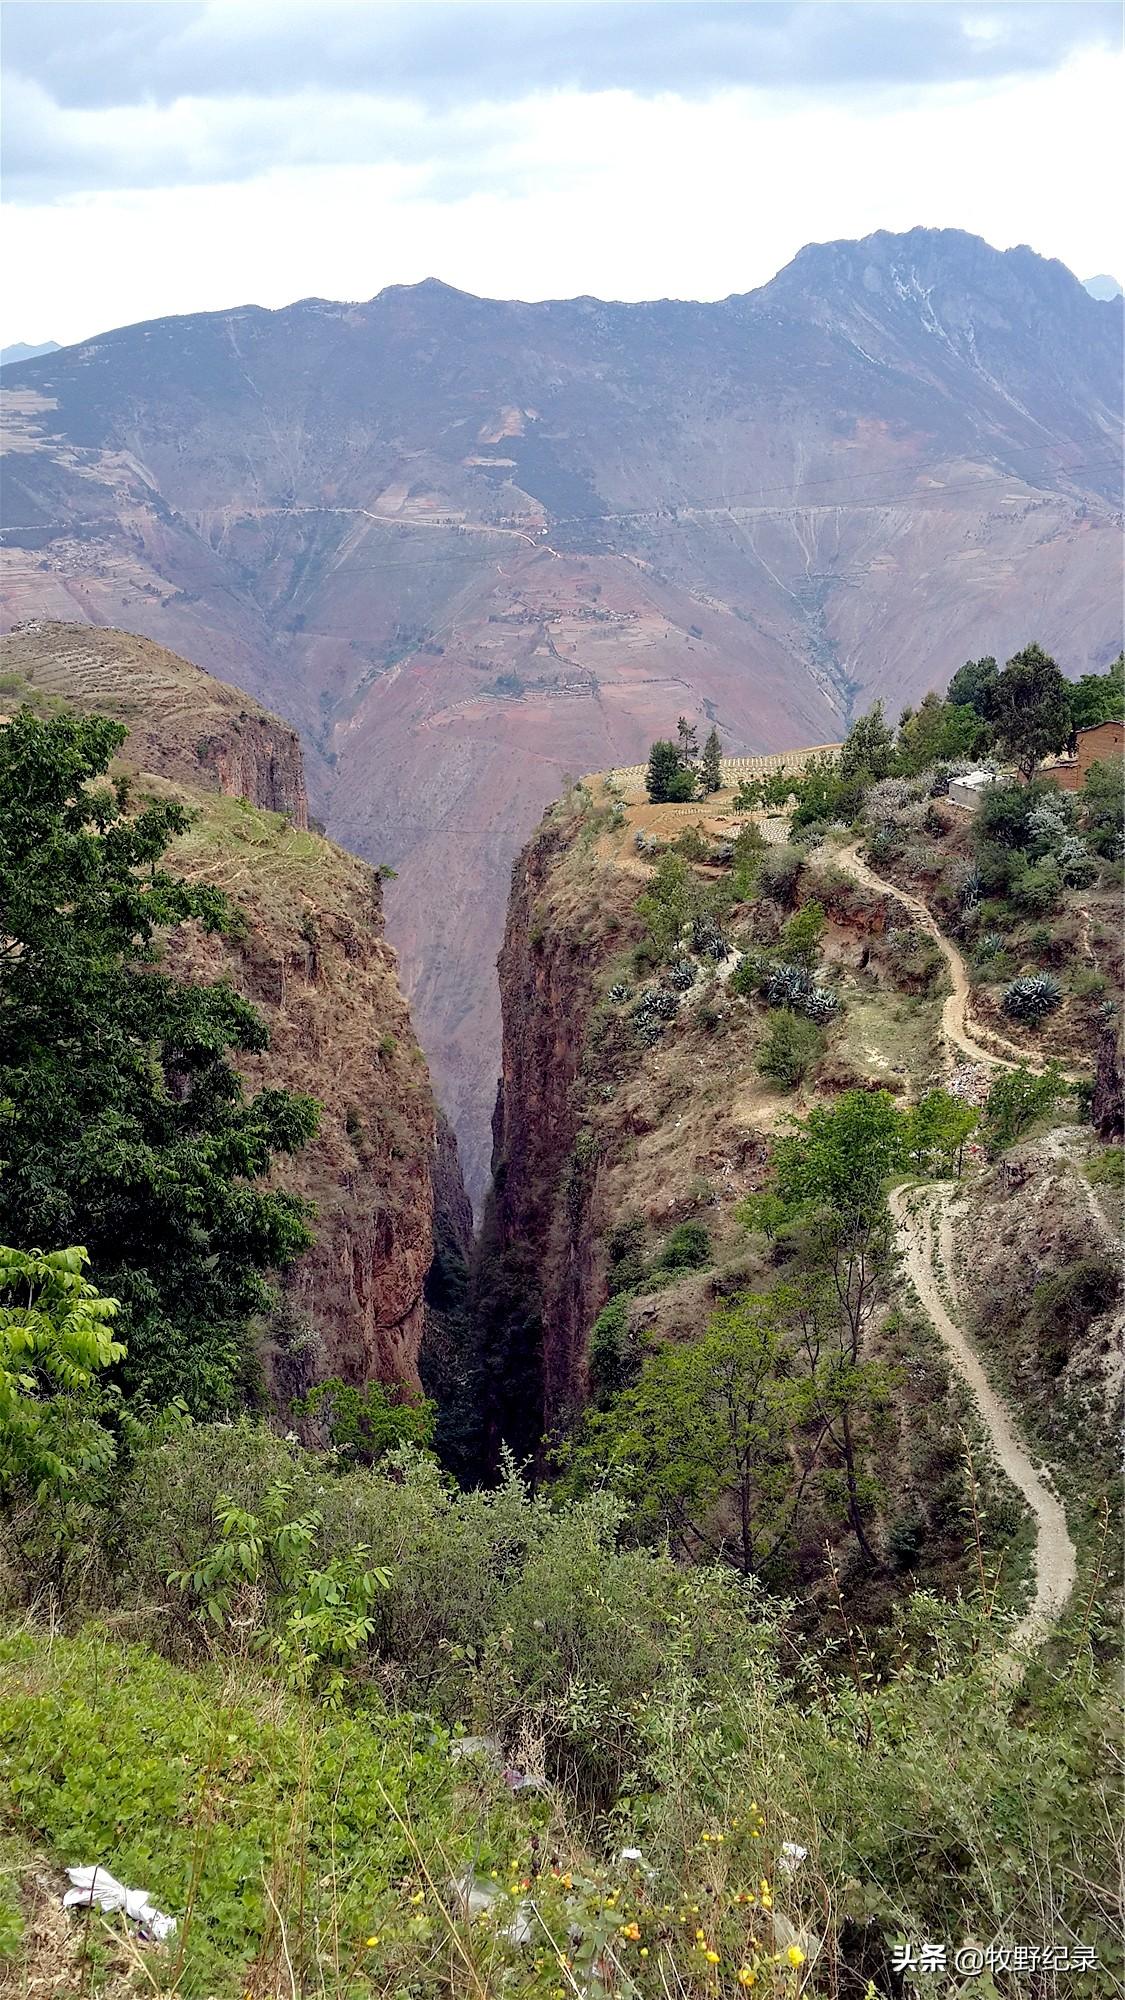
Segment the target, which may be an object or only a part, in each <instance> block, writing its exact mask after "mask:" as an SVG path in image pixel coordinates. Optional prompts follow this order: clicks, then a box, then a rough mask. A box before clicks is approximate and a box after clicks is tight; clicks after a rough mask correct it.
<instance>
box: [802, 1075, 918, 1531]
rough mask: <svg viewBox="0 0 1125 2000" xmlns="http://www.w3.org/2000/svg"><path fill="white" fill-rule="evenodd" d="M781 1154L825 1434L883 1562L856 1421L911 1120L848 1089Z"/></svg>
mask: <svg viewBox="0 0 1125 2000" xmlns="http://www.w3.org/2000/svg"><path fill="white" fill-rule="evenodd" d="M790 1127H791V1130H790V1133H789V1135H788V1136H786V1137H784V1138H782V1139H780V1140H779V1141H778V1143H777V1145H776V1147H775V1149H774V1156H773V1185H774V1190H775V1192H776V1193H777V1194H778V1195H779V1196H780V1197H781V1200H782V1201H783V1202H785V1203H786V1204H787V1206H788V1207H789V1208H790V1209H791V1210H794V1209H795V1210H798V1211H804V1212H805V1213H806V1214H807V1216H808V1242H809V1263H808V1275H807V1279H806V1281H805V1283H804V1284H803V1285H801V1286H799V1287H798V1288H796V1289H795V1291H794V1295H793V1313H794V1317H795V1320H796V1322H797V1324H798V1325H799V1328H800V1336H801V1341H802V1344H803V1346H804V1349H805V1353H806V1356H807V1359H808V1364H809V1371H810V1379H811V1380H812V1382H813V1383H814V1385H815V1386H816V1389H817V1407H818V1411H819V1415H820V1419H821V1422H822V1423H823V1425H824V1428H825V1431H826V1433H827V1436H828V1437H829V1438H830V1440H831V1442H832V1443H833V1444H834V1445H835V1446H836V1448H837V1449H838V1451H839V1453H840V1457H841V1460H842V1463H843V1484H844V1507H845V1512H846V1515H847V1519H848V1521H849V1522H850V1524H851V1527H852V1530H853V1532H854V1534H855V1537H856V1540H857V1541H858V1543H859V1545H860V1548H861V1549H862V1550H863V1553H864V1555H865V1556H866V1557H867V1558H868V1560H869V1561H870V1562H872V1563H875V1562H877V1561H878V1558H877V1556H876V1555H875V1551H874V1549H873V1548H872V1546H871V1542H870V1540H869V1537H868V1534H867V1529H866V1525H865V1518H864V1517H865V1514H866V1513H867V1512H869V1511H870V1506H871V1499H872V1492H873V1486H872V1482H871V1480H870V1478H869V1477H868V1476H867V1475H866V1474H865V1472H864V1469H863V1465H862V1463H861V1457H862V1453H861V1437H860V1433H859V1429H858V1423H859V1421H860V1419H861V1416H862V1412H863V1411H864V1410H865V1409H866V1408H868V1407H870V1406H871V1404H872V1403H873V1402H874V1401H875V1400H877V1398H878V1395H879V1393H880V1387H879V1383H880V1378H879V1376H878V1371H873V1370H872V1368H871V1365H870V1364H869V1363H867V1362H865V1361H864V1360H863V1359H862V1351H863V1345H864V1340H865V1336H866V1333H867V1330H868V1327H869V1326H870V1323H871V1320H872V1317H873V1315H874V1314H875V1313H876V1312H877V1311H878V1309H879V1307H880V1305H881V1304H882V1302H883V1299H884V1298H885V1296H886V1290H887V1286H888V1283H889V1279H890V1274H891V1270H892V1264H893V1230H892V1226H891V1218H890V1214H889V1211H888V1208H887V1202H886V1193H885V1189H886V1183H887V1181H888V1179H889V1178H890V1176H891V1175H892V1174H894V1173H896V1172H897V1171H899V1169H900V1168H901V1167H902V1165H903V1163H904V1161H905V1157H906V1148H905V1119H904V1118H903V1115H902V1113H901V1112H900V1111H899V1110H898V1108H897V1107H896V1105H895V1102H894V1099H893V1098H892V1097H891V1095H890V1093H889V1092H888V1091H885V1090H877V1091H864V1090H848V1091H845V1092H844V1094H843V1096H842V1097H840V1098H839V1099H838V1100H837V1102H836V1104H835V1105H834V1106H833V1107H832V1108H831V1109H830V1110H829V1109H827V1108H825V1107H823V1106H817V1107H816V1108H815V1109H814V1110H813V1111H811V1112H810V1113H809V1115H808V1117H807V1118H806V1119H804V1120H803V1121H797V1120H795V1119H793V1120H790Z"/></svg>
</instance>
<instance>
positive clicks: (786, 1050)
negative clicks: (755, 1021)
mask: <svg viewBox="0 0 1125 2000" xmlns="http://www.w3.org/2000/svg"><path fill="white" fill-rule="evenodd" d="M823 1052H824V1036H823V1035H822V1034H821V1032H820V1029H819V1028H818V1027H817V1026H816V1024H815V1022H813V1021H810V1020H807V1019H803V1018H802V1017H801V1015H799V1014H794V1013H792V1012H791V1011H790V1009H789V1008H788V1007H784V1008H781V1009H779V1010H778V1011H777V1012H775V1013H772V1014H771V1015H770V1017H769V1020H768V1021H767V1023H766V1032H765V1035H764V1037H763V1039H762V1043H761V1046H760V1047H759V1049H758V1054H757V1066H758V1070H759V1073H760V1074H761V1075H762V1076H764V1077H768V1078H769V1080H770V1082H771V1083H778V1084H780V1085H781V1087H782V1089H783V1090H795V1089H796V1088H797V1085H798V1084H800V1083H803V1082H804V1080H805V1078H806V1076H807V1075H808V1073H809V1071H810V1070H811V1069H812V1067H813V1065H814V1063H816V1062H817V1060H818V1059H819V1057H820V1056H821V1055H822V1054H823Z"/></svg>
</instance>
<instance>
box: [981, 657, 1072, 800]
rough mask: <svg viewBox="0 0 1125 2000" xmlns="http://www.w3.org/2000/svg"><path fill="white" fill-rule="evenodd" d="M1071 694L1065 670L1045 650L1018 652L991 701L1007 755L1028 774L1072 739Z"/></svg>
mask: <svg viewBox="0 0 1125 2000" xmlns="http://www.w3.org/2000/svg"><path fill="white" fill-rule="evenodd" d="M1070 696H1071V691H1070V688H1069V687H1068V685H1067V682H1066V681H1065V680H1064V678H1063V674H1062V670H1061V668H1060V667H1059V666H1058V664H1057V662H1056V661H1054V660H1053V659H1052V658H1051V656H1050V654H1049V653H1045V652H1044V651H1043V649H1042V647H1041V646H1036V645H1030V646H1025V647H1024V649H1023V651H1022V652H1021V653H1015V654H1013V656H1012V658H1011V659H1010V660H1009V661H1008V663H1007V665H1006V667H1005V668H1004V671H1003V673H1002V674H1001V675H1000V676H999V678H998V680H997V682H996V685H995V688H994V690H993V692H992V694H991V695H990V697H989V706H990V717H989V719H990V721H991V723H992V726H993V729H994V731H995V735H996V742H997V745H998V747H999V749H1000V750H1001V752H1002V753H1003V754H1004V755H1005V756H1008V757H1011V759H1012V760H1013V762H1014V763H1015V764H1017V765H1018V767H1019V769H1020V770H1021V771H1022V772H1023V774H1024V776H1025V777H1027V778H1030V777H1032V776H1033V775H1034V772H1035V768H1036V765H1038V764H1041V763H1042V761H1043V759H1044V757H1047V756H1049V755H1050V754H1051V752H1052V751H1053V750H1061V749H1063V748H1064V746H1065V744H1066V742H1067V739H1068V737H1069V735H1070V730H1071V720H1070Z"/></svg>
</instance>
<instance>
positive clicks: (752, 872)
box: [731, 820, 767, 903]
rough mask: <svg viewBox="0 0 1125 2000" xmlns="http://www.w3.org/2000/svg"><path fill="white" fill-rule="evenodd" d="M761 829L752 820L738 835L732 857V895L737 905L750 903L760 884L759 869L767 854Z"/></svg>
mask: <svg viewBox="0 0 1125 2000" xmlns="http://www.w3.org/2000/svg"><path fill="white" fill-rule="evenodd" d="M766 851H767V850H766V843H765V838H764V836H763V834H762V831H761V828H760V827H758V826H756V825H755V823H754V821H753V820H750V821H749V822H748V823H747V825H746V826H744V827H743V828H742V829H741V831H740V832H739V833H738V834H737V835H736V837H735V842H734V852H733V854H732V856H731V863H732V869H733V873H732V876H731V894H732V896H733V898H734V900H735V902H736V903H748V902H749V901H750V898H751V896H753V894H754V892H755V889H756V887H757V884H758V873H759V867H760V863H761V860H762V857H763V855H764V854H765V853H766Z"/></svg>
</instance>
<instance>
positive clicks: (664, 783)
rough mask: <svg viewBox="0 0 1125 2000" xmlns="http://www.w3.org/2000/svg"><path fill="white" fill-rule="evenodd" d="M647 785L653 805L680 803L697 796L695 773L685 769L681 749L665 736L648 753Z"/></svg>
mask: <svg viewBox="0 0 1125 2000" xmlns="http://www.w3.org/2000/svg"><path fill="white" fill-rule="evenodd" d="M645 787H646V790H647V792H648V796H649V799H650V800H651V802H652V804H653V805H667V804H672V803H679V802H681V801H686V800H688V799H693V798H694V797H695V773H694V771H688V770H686V769H685V767H684V764H683V761H682V759H681V757H680V753H679V750H678V749H677V748H676V745H675V744H674V743H669V742H668V741H666V740H665V739H664V738H661V739H660V740H659V741H658V742H656V743H654V744H653V745H652V748H651V749H650V751H649V753H648V771H647V773H646V776H645Z"/></svg>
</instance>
